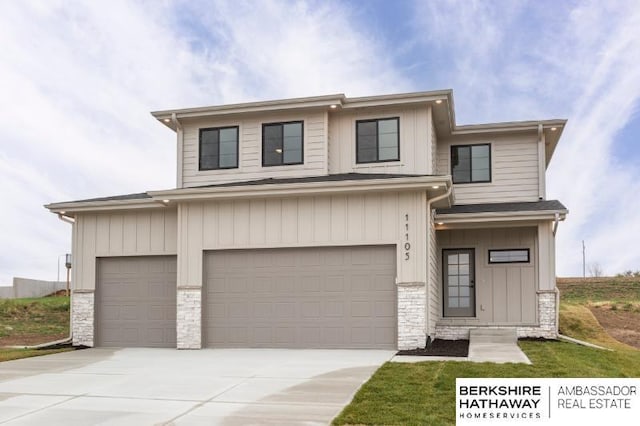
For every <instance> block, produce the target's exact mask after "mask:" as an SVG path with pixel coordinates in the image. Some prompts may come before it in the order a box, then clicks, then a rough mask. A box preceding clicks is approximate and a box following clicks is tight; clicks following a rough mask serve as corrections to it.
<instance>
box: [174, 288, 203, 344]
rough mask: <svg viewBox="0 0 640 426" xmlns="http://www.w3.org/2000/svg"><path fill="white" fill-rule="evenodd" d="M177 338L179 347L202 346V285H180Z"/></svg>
mask: <svg viewBox="0 0 640 426" xmlns="http://www.w3.org/2000/svg"><path fill="white" fill-rule="evenodd" d="M177 291H178V294H177V311H176V340H177V348H178V349H200V348H202V287H186V286H184V287H178V290H177Z"/></svg>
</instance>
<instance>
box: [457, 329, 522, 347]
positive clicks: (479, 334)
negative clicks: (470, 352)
mask: <svg viewBox="0 0 640 426" xmlns="http://www.w3.org/2000/svg"><path fill="white" fill-rule="evenodd" d="M517 342H518V337H517V335H516V329H515V328H472V329H471V330H469V343H470V344H473V343H513V344H515V343H517Z"/></svg>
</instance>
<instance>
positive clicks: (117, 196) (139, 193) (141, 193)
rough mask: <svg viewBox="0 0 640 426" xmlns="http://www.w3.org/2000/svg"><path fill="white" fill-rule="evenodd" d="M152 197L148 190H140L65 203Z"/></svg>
mask: <svg viewBox="0 0 640 426" xmlns="http://www.w3.org/2000/svg"><path fill="white" fill-rule="evenodd" d="M146 198H151V195H149V194H147V193H146V192H138V193H135V194H123V195H113V196H110V197H98V198H87V199H84V200H75V201H65V203H87V202H93V201H125V200H144V199H146Z"/></svg>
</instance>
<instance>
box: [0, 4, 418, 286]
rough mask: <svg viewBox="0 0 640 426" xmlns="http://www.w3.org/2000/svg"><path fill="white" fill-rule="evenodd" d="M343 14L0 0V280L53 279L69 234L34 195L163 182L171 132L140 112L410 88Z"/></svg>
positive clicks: (338, 9) (84, 193)
mask: <svg viewBox="0 0 640 426" xmlns="http://www.w3.org/2000/svg"><path fill="white" fill-rule="evenodd" d="M350 13H351V12H350V10H349V9H348V8H347V7H346V6H343V5H342V4H340V3H337V2H336V3H333V2H309V3H308V2H292V3H282V2H276V1H264V2H222V1H215V2H192V1H189V2H186V1H184V2H157V1H148V2H142V3H141V2H125V1H110V2H108V3H106V2H82V1H73V2H68V1H53V0H52V1H46V2H37V1H24V2H7V3H6V4H3V13H2V14H0V45H2V46H3V54H2V56H1V57H0V81H2V83H3V95H2V96H1V97H0V109H1V110H2V111H3V113H2V114H0V141H1V145H0V165H1V166H2V167H0V179H1V180H2V182H3V187H4V188H5V191H3V194H4V197H3V209H1V210H0V220H1V223H2V226H3V229H2V232H1V234H0V235H2V240H1V241H0V285H3V284H8V283H9V282H10V279H11V277H12V276H14V275H17V276H29V277H33V278H41V279H54V277H55V276H56V271H57V267H56V259H57V257H58V255H60V254H62V253H65V252H68V251H69V249H70V235H71V232H70V229H69V226H68V225H66V224H64V223H62V222H60V221H58V220H57V219H56V218H55V217H54V216H53V215H51V214H49V213H47V212H46V211H45V210H44V209H43V208H42V205H43V204H45V203H49V202H54V201H63V200H69V199H82V198H88V197H95V196H101V195H113V194H119V193H128V192H139V191H143V190H148V189H161V188H170V187H173V186H174V185H175V145H174V144H175V135H174V134H173V133H172V132H170V131H169V130H167V129H166V128H164V126H161V125H159V124H158V123H157V122H155V120H154V119H153V118H152V117H151V116H150V115H149V111H151V110H156V109H165V108H174V107H191V106H197V105H215V104H222V103H229V102H238V101H245V100H253V99H270V98H281V97H287V96H308V95H312V94H327V93H335V92H343V91H344V92H347V93H348V94H349V95H351V96H353V95H359V94H361V95H368V94H374V93H390V92H395V91H403V90H410V89H411V87H410V86H411V84H410V81H409V80H408V79H406V78H404V77H403V76H402V75H401V74H399V73H398V72H396V71H395V70H394V68H393V64H392V62H391V60H390V59H389V56H388V55H385V51H386V50H388V48H387V46H385V45H384V43H383V42H382V41H381V40H378V39H376V37H375V34H373V33H372V32H369V31H367V30H363V29H362V28H360V27H359V26H358V24H357V22H356V21H355V19H352V18H353V16H352V15H351V14H350ZM371 31H373V30H371Z"/></svg>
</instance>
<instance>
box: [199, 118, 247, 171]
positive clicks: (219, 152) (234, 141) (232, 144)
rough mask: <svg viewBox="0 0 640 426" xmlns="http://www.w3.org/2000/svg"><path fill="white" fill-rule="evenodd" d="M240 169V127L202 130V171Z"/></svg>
mask: <svg viewBox="0 0 640 426" xmlns="http://www.w3.org/2000/svg"><path fill="white" fill-rule="evenodd" d="M236 167H238V127H237V126H236V127H216V128H211V129H200V170H217V169H234V168H236Z"/></svg>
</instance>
